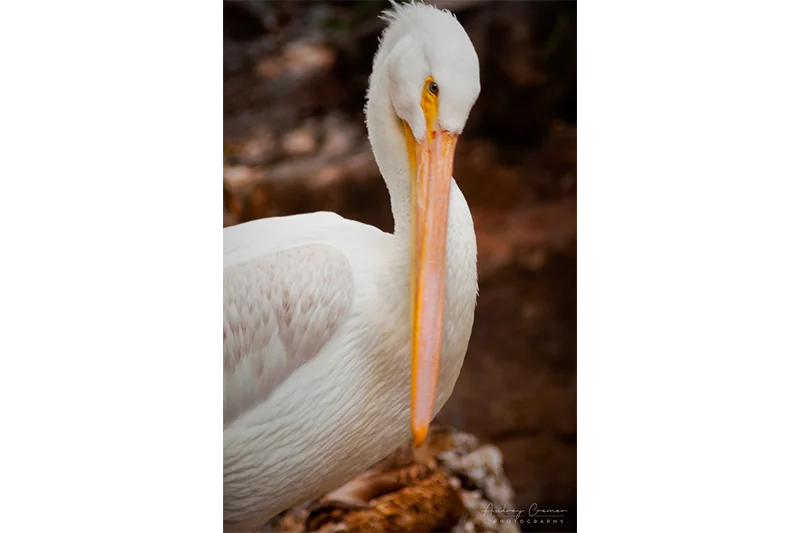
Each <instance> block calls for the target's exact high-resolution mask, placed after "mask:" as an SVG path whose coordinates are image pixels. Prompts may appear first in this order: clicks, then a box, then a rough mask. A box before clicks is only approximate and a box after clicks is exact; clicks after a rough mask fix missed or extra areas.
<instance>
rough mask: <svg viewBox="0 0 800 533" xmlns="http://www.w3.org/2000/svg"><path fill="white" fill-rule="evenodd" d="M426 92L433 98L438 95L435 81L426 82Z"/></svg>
mask: <svg viewBox="0 0 800 533" xmlns="http://www.w3.org/2000/svg"><path fill="white" fill-rule="evenodd" d="M428 92H430V93H431V94H432V95H434V96H436V95H438V94H439V86H438V85H436V82H435V81H430V82H428Z"/></svg>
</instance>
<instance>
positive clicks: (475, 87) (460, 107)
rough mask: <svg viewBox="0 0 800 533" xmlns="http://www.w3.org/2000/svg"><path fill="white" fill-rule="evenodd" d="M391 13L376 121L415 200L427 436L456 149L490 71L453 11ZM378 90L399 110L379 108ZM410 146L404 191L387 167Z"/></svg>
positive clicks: (418, 362) (416, 383)
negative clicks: (483, 72)
mask: <svg viewBox="0 0 800 533" xmlns="http://www.w3.org/2000/svg"><path fill="white" fill-rule="evenodd" d="M383 18H384V19H385V20H387V21H388V22H389V26H388V27H387V28H386V30H385V31H384V34H383V36H382V39H381V45H380V48H379V50H378V53H377V54H376V56H375V62H374V65H373V74H372V77H371V78H370V92H369V98H368V103H367V125H368V127H369V130H370V140H371V141H372V143H373V146H374V147H375V148H376V150H375V152H376V157H377V158H378V164H379V165H380V166H381V170H382V172H383V174H384V178H385V179H386V180H387V184H388V185H389V188H390V191H392V188H393V186H394V187H395V189H394V191H392V192H393V193H396V194H397V195H398V196H402V197H403V198H408V199H409V200H410V202H409V203H410V208H409V209H408V211H409V215H410V224H409V229H410V231H409V232H408V233H409V240H410V246H409V250H410V256H411V257H410V269H409V272H410V283H409V298H410V310H411V332H410V335H411V431H412V434H413V438H414V445H415V446H419V445H421V444H422V443H423V442H424V440H425V437H426V435H427V433H428V427H429V424H430V421H431V419H432V418H433V410H434V402H435V395H436V383H437V380H438V372H439V353H440V350H441V345H442V330H443V321H444V301H445V299H444V292H445V272H446V264H445V261H446V253H445V252H446V243H447V226H448V210H449V201H450V182H451V178H452V174H453V157H454V153H455V147H456V141H457V140H458V136H459V135H460V134H461V132H462V131H463V130H464V125H465V124H466V122H467V117H468V116H469V112H470V110H471V109H472V106H473V104H474V103H475V100H476V99H477V98H478V94H479V93H480V73H479V65H478V56H477V54H476V53H475V48H474V47H473V46H472V42H471V41H470V39H469V37H468V36H467V33H466V32H465V31H464V28H463V27H462V26H461V24H459V22H458V21H457V20H456V18H455V17H454V16H453V15H452V14H450V13H449V12H447V11H441V10H439V9H436V8H434V7H432V6H428V5H424V4H419V3H410V4H404V5H394V6H393V8H392V9H391V10H389V11H387V12H386V13H384V17H383ZM387 96H388V102H386V100H387V98H386V97H387ZM375 100H379V101H381V102H383V103H384V105H383V106H381V107H382V108H383V109H382V110H381V111H382V112H385V113H387V114H388V108H390V109H391V111H392V114H393V116H394V118H393V119H387V118H386V116H385V115H384V114H381V112H377V116H376V110H375V107H376V106H377V105H378V104H375ZM386 103H389V104H390V106H387V105H385V104H386ZM392 121H394V124H391V122H392ZM387 130H395V131H396V132H402V133H401V134H398V135H392V137H396V138H397V139H398V142H396V143H387V142H386V139H384V138H382V137H387V136H390V133H391V132H389V131H387ZM399 139H403V140H404V141H405V142H402V141H400V140H399ZM400 151H403V152H405V153H404V157H405V158H406V161H407V168H408V169H409V170H408V171H407V172H403V173H401V174H405V175H406V176H407V178H406V176H401V179H400V181H403V182H405V181H407V182H408V184H407V185H405V184H403V185H401V186H400V189H401V190H400V191H398V189H397V188H396V187H397V186H398V185H397V184H393V183H391V182H390V178H389V177H387V171H388V172H390V173H391V171H392V169H395V168H400V167H401V166H402V167H405V162H404V161H401V160H396V159H393V160H391V161H389V160H388V155H387V152H388V153H391V154H393V155H396V154H397V153H399V152H400ZM403 188H405V191H403V190H402V189H403ZM393 196H394V194H393ZM395 201H396V199H395V198H394V197H393V208H394V204H395ZM397 216H398V213H397V210H395V217H397ZM396 224H397V221H396Z"/></svg>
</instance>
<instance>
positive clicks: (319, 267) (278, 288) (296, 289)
mask: <svg viewBox="0 0 800 533" xmlns="http://www.w3.org/2000/svg"><path fill="white" fill-rule="evenodd" d="M223 287H224V289H223V290H224V323H223V344H224V348H223V352H224V354H223V355H224V362H223V363H224V396H225V398H224V403H225V407H224V427H227V426H228V425H229V424H230V423H232V422H233V421H234V420H236V418H238V417H239V416H240V415H242V414H243V413H245V412H246V411H248V410H249V409H250V408H252V407H253V406H255V405H258V404H259V403H261V402H262V401H264V400H266V399H267V398H268V397H269V395H270V394H271V393H272V392H273V391H274V390H275V389H276V388H277V387H278V386H279V385H280V384H281V383H283V382H284V381H285V380H286V379H287V378H288V377H289V376H290V375H291V373H292V372H294V371H295V370H296V369H297V368H299V367H300V366H302V365H303V364H305V363H306V362H308V361H309V360H311V359H312V358H313V357H314V356H315V355H316V354H318V353H319V352H320V350H321V349H322V348H323V346H325V344H326V343H327V342H328V341H330V339H331V337H332V336H333V335H334V333H335V332H336V331H337V330H338V329H339V328H340V327H341V326H342V324H343V323H344V321H345V319H346V318H347V316H348V314H349V312H350V307H351V305H352V301H353V296H354V293H355V282H354V279H353V272H352V268H351V265H350V263H349V261H348V260H347V257H346V256H345V255H344V254H343V253H342V252H341V251H340V250H338V249H337V248H335V247H333V246H331V245H327V244H310V245H305V246H298V247H294V248H288V249H283V250H279V251H275V252H271V253H268V254H266V255H263V256H260V257H256V258H253V259H249V260H246V261H243V262H239V263H237V264H234V265H232V266H228V267H227V268H225V271H224V281H223Z"/></svg>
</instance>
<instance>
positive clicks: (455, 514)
mask: <svg viewBox="0 0 800 533" xmlns="http://www.w3.org/2000/svg"><path fill="white" fill-rule="evenodd" d="M502 464H503V459H502V454H501V453H500V450H498V449H497V448H496V447H495V446H491V445H484V446H480V445H479V442H478V439H477V438H475V437H474V436H472V435H469V434H466V433H462V432H459V431H456V430H454V429H451V428H445V427H442V426H434V427H433V428H431V432H430V435H429V437H428V442H427V443H426V446H424V447H423V448H421V449H420V450H413V449H411V447H410V446H402V447H400V448H398V449H397V450H396V451H395V452H394V453H392V455H390V456H389V457H387V458H386V459H384V460H383V461H381V462H380V463H378V464H377V465H375V466H374V467H373V468H371V469H369V470H368V471H367V472H365V473H364V474H362V475H361V476H358V477H357V478H356V479H355V480H353V481H351V482H349V483H347V484H345V486H343V487H342V488H340V489H337V490H336V491H334V492H332V493H330V494H328V495H325V496H323V497H321V498H319V499H317V500H313V501H310V502H305V503H303V504H301V505H297V506H295V507H293V508H291V509H288V510H287V511H285V512H284V513H282V514H281V515H279V516H277V517H275V518H274V519H273V520H271V521H270V522H269V523H268V524H267V525H266V526H265V527H264V528H263V529H262V531H269V532H286V533H294V532H300V531H313V532H333V531H336V532H361V531H373V532H380V531H408V532H427V531H431V532H432V531H453V532H458V533H462V532H463V533H495V532H497V533H501V532H502V533H518V532H519V527H518V526H517V525H516V524H515V523H513V522H508V521H503V520H500V519H499V515H498V514H497V513H495V512H493V511H492V509H493V508H494V509H502V508H513V499H514V493H513V490H512V489H511V485H510V484H509V482H508V479H507V478H506V477H505V475H504V473H503V466H502ZM375 488H380V489H381V490H379V491H378V493H376V494H371V497H370V498H369V500H368V507H367V508H355V509H353V508H349V509H346V508H342V506H337V505H336V504H335V502H336V501H343V500H344V498H343V497H342V494H343V493H347V494H349V495H351V496H352V495H353V494H357V495H358V497H359V498H360V497H362V496H363V495H364V494H370V493H371V492H375V491H374V489H375ZM364 499H366V498H364ZM332 502H333V503H332Z"/></svg>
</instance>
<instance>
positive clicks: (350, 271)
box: [223, 4, 480, 530]
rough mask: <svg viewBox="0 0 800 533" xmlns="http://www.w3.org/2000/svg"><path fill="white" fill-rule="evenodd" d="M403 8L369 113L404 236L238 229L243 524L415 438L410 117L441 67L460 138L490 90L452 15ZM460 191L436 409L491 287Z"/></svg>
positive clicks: (229, 349)
mask: <svg viewBox="0 0 800 533" xmlns="http://www.w3.org/2000/svg"><path fill="white" fill-rule="evenodd" d="M387 19H388V20H389V21H390V26H389V28H387V30H386V31H385V32H384V35H383V38H382V43H381V46H380V49H379V51H378V53H377V55H376V57H375V61H374V64H373V74H372V76H371V78H370V92H369V98H368V105H367V108H366V113H367V126H368V130H369V137H370V142H371V143H372V146H373V150H374V152H375V155H376V159H377V162H378V165H379V167H380V170H381V173H382V175H383V177H384V179H385V181H386V183H387V187H388V188H389V191H390V196H391V203H392V212H393V216H394V220H395V231H394V234H387V233H384V232H382V231H380V230H378V229H377V228H374V227H372V226H368V225H365V224H361V223H359V222H355V221H351V220H346V219H344V218H342V217H340V216H339V215H336V214H334V213H314V214H308V215H297V216H290V217H280V218H272V219H263V220H258V221H253V222H248V223H245V224H240V225H238V226H233V227H229V228H226V229H225V230H224V280H223V286H224V308H223V319H224V321H223V334H224V404H225V405H224V422H223V425H224V519H225V525H226V528H227V529H235V530H244V529H248V528H249V529H254V528H258V527H260V526H261V525H262V524H263V523H264V522H265V521H266V520H268V519H269V518H271V517H272V516H274V515H275V514H277V513H278V512H280V511H282V510H283V509H285V508H287V507H289V506H291V505H292V504H294V503H297V502H298V501H302V500H304V499H308V498H313V497H317V496H319V495H321V494H322V493H324V492H326V491H329V490H332V489H334V488H336V487H337V486H339V485H341V484H342V483H343V482H345V481H347V480H349V479H351V478H352V477H354V476H355V475H357V474H359V473H360V472H361V471H363V470H364V469H366V468H368V467H369V466H371V465H372V464H374V463H375V462H377V461H379V460H380V459H382V458H384V457H385V456H386V455H388V454H389V453H391V452H392V450H393V449H395V448H396V447H397V446H399V445H401V444H404V443H406V442H408V440H409V439H410V437H411V433H410V431H409V420H410V416H411V413H410V407H409V394H410V390H409V387H410V382H411V372H410V364H409V362H410V355H411V339H410V330H411V327H410V323H409V317H410V316H411V309H410V301H411V300H410V298H409V294H410V293H411V292H412V291H413V290H414V287H412V286H411V285H412V284H413V283H412V277H411V275H410V274H412V272H411V271H410V266H409V259H410V257H412V253H413V252H415V250H416V248H415V246H414V244H413V242H414V240H413V239H412V232H414V231H415V229H414V222H413V219H412V211H414V208H412V201H411V199H412V193H411V191H412V190H413V188H412V187H411V180H412V179H413V176H414V169H413V168H411V163H410V161H409V152H408V150H407V145H406V138H405V137H404V132H403V126H402V123H403V122H405V123H406V124H407V125H408V128H409V129H410V130H411V131H412V132H413V134H414V138H415V139H416V141H418V142H422V141H420V139H421V138H423V137H424V136H425V135H426V134H427V130H426V128H429V126H426V123H425V115H424V110H423V109H422V108H420V103H419V95H420V94H422V91H423V89H424V87H425V84H426V79H428V78H430V77H432V78H434V79H435V80H436V83H437V84H438V86H439V88H440V89H439V107H438V117H437V120H438V124H439V125H440V127H441V129H442V131H445V130H446V131H448V132H451V133H452V134H453V135H457V134H459V133H460V132H461V131H462V129H463V127H464V124H465V122H466V119H467V115H468V114H469V110H470V109H471V107H472V104H473V103H474V101H475V99H476V98H477V95H478V92H479V90H480V86H479V82H478V62H477V56H476V55H475V51H474V49H473V47H472V44H471V43H470V41H469V38H468V37H467V35H466V33H465V32H464V30H463V28H462V27H461V26H460V24H458V22H457V21H456V20H455V18H454V17H452V16H451V15H450V14H448V13H446V12H442V11H439V10H436V9H434V8H432V7H429V6H424V5H421V4H409V5H405V6H399V7H398V6H395V8H394V10H393V11H392V12H391V13H389V14H388V16H387ZM414 98H416V100H417V103H416V106H415V105H414V104H413V102H414ZM420 117H422V119H420ZM420 120H422V122H420ZM420 128H421V129H420ZM437 131H439V130H437ZM448 177H449V174H448ZM449 196H450V201H449V209H448V210H447V211H445V217H446V218H445V219H444V220H447V234H446V252H445V262H444V264H445V265H446V267H445V270H444V274H443V278H444V307H443V321H442V340H441V359H440V365H439V374H438V385H437V387H436V393H435V402H434V407H433V414H435V413H436V412H438V411H439V409H440V408H441V407H442V406H443V404H444V403H445V401H446V400H447V398H448V397H449V396H450V393H451V392H452V390H453V387H454V385H455V382H456V378H457V377H458V374H459V372H460V369H461V364H462V362H463V358H464V355H465V353H466V350H467V344H468V342H469V337H470V333H471V330H472V322H473V316H474V308H475V302H476V295H477V255H476V254H477V250H476V242H475V232H474V229H473V224H472V217H471V215H470V212H469V208H468V206H467V203H466V200H465V199H464V197H463V195H462V193H461V191H460V190H459V189H458V187H457V186H456V184H455V182H454V181H451V183H450V189H449ZM445 205H446V203H445ZM420 209H422V208H420ZM420 268H422V267H420ZM421 305H423V304H421Z"/></svg>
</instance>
